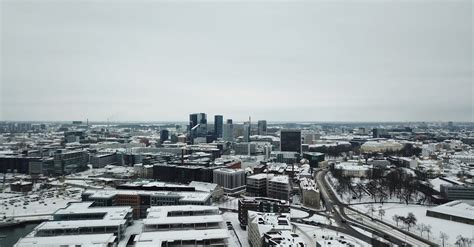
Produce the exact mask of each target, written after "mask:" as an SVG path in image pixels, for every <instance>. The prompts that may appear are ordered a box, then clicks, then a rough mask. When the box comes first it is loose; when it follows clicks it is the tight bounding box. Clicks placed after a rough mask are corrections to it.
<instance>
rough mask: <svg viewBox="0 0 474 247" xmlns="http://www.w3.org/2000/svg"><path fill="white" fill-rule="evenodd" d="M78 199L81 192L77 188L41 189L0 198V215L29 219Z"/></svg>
mask: <svg viewBox="0 0 474 247" xmlns="http://www.w3.org/2000/svg"><path fill="white" fill-rule="evenodd" d="M73 191H74V192H73ZM80 200H81V192H80V190H78V189H75V190H69V189H66V190H60V189H57V188H55V189H49V190H41V191H38V192H35V193H29V194H27V195H20V196H17V197H14V198H6V199H0V216H1V217H3V216H6V217H18V218H19V219H22V218H23V219H26V218H28V219H31V217H30V216H45V215H49V214H52V213H53V212H55V211H56V210H57V209H59V208H64V207H66V205H67V203H69V202H74V201H80Z"/></svg>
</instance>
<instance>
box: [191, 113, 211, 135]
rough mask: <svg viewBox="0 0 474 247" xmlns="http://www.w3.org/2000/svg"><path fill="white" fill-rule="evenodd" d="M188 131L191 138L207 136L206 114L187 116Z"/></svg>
mask: <svg viewBox="0 0 474 247" xmlns="http://www.w3.org/2000/svg"><path fill="white" fill-rule="evenodd" d="M198 125H199V126H198ZM189 131H190V132H191V137H192V138H194V137H206V134H207V115H206V113H193V114H190V115H189Z"/></svg>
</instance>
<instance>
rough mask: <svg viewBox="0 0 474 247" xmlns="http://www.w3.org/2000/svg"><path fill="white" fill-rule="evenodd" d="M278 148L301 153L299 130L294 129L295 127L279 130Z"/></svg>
mask: <svg viewBox="0 0 474 247" xmlns="http://www.w3.org/2000/svg"><path fill="white" fill-rule="evenodd" d="M280 150H281V151H291V152H297V153H301V130H296V129H283V130H281V132H280Z"/></svg>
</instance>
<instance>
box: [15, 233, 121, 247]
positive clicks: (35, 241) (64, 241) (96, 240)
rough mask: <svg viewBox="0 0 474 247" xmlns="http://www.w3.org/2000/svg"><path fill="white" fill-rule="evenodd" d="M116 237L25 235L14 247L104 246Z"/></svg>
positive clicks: (110, 234) (99, 235)
mask: <svg viewBox="0 0 474 247" xmlns="http://www.w3.org/2000/svg"><path fill="white" fill-rule="evenodd" d="M115 239H116V237H115V236H114V234H113V233H109V234H87V235H65V236H53V237H25V238H21V239H20V240H18V242H17V243H16V244H15V246H16V247H20V246H21V247H29V246H51V245H53V246H61V245H73V246H75V245H82V246H104V245H105V244H108V243H113V242H114V241H115Z"/></svg>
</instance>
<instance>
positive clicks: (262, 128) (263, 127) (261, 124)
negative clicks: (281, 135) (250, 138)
mask: <svg viewBox="0 0 474 247" xmlns="http://www.w3.org/2000/svg"><path fill="white" fill-rule="evenodd" d="M266 134H267V120H258V135H266Z"/></svg>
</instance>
